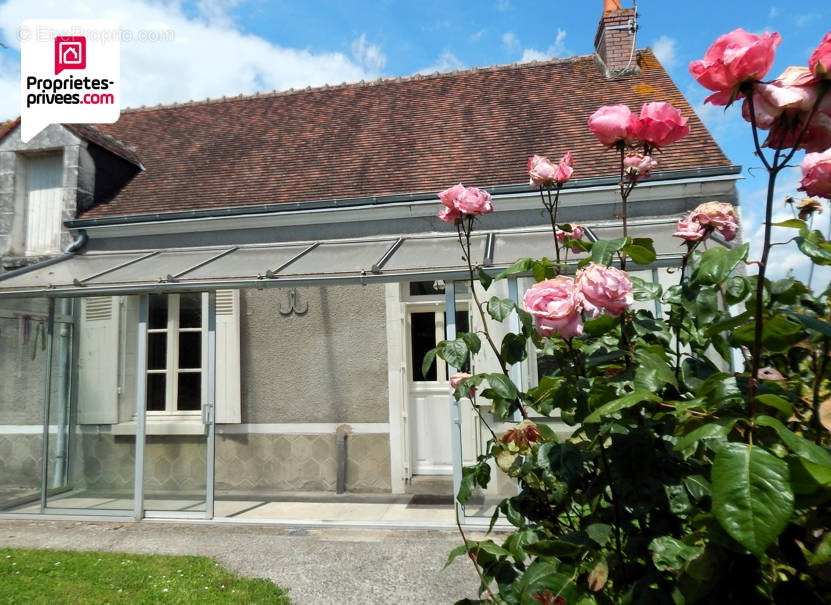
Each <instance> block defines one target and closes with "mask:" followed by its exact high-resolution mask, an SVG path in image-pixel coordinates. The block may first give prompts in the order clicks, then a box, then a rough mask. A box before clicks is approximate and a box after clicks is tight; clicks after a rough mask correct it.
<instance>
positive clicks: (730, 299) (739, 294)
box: [722, 275, 750, 305]
mask: <svg viewBox="0 0 831 605" xmlns="http://www.w3.org/2000/svg"><path fill="white" fill-rule="evenodd" d="M722 292H723V293H724V302H726V303H727V304H728V305H737V304H739V303H740V302H742V301H743V300H744V299H745V298H747V295H748V294H749V293H750V284H748V283H747V278H746V277H744V276H743V275H733V276H732V277H728V278H727V281H725V282H724V288H723V289H722Z"/></svg>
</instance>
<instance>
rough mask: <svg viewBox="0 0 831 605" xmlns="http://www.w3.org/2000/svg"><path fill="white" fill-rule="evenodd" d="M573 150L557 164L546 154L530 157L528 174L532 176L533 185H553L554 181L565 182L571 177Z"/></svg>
mask: <svg viewBox="0 0 831 605" xmlns="http://www.w3.org/2000/svg"><path fill="white" fill-rule="evenodd" d="M572 165H573V163H572V159H571V152H570V151H569V152H568V153H566V154H565V155H564V156H563V157H562V158H560V162H559V163H558V164H557V165H556V166H555V165H554V164H552V163H551V162H550V161H549V159H548V158H547V157H545V156H544V155H535V156H534V157H532V158H528V174H529V175H530V176H531V183H530V184H531V186H532V187H553V186H554V183H559V184H561V185H562V184H563V183H565V182H566V181H568V180H569V179H570V178H571V174H572V173H573V172H574V169H573V168H572Z"/></svg>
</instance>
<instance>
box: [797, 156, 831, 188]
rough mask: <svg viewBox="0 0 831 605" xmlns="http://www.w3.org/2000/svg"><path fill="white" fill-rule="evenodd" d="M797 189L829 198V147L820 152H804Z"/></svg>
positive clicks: (830, 180)
mask: <svg viewBox="0 0 831 605" xmlns="http://www.w3.org/2000/svg"><path fill="white" fill-rule="evenodd" d="M799 190H800V191H804V192H805V193H807V194H808V195H813V196H818V197H824V198H826V199H829V200H831V148H829V149H826V150H825V151H823V152H822V153H806V154H805V158H804V159H803V160H802V185H801V187H800V188H799Z"/></svg>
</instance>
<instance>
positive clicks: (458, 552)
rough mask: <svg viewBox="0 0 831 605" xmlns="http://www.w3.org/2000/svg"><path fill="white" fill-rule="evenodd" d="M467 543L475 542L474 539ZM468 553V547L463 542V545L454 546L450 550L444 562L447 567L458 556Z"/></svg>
mask: <svg viewBox="0 0 831 605" xmlns="http://www.w3.org/2000/svg"><path fill="white" fill-rule="evenodd" d="M467 543H468V544H471V543H473V540H468V541H467ZM466 553H467V549H466V548H465V545H464V544H462V545H461V546H457V547H456V548H454V549H453V550H451V551H450V554H449V555H448V556H447V562H446V563H445V564H444V566H445V567H447V566H448V565H450V564H451V563H452V562H453V561H454V560H455V559H456V557H458V556H459V555H463V554H466Z"/></svg>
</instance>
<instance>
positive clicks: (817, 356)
mask: <svg viewBox="0 0 831 605" xmlns="http://www.w3.org/2000/svg"><path fill="white" fill-rule="evenodd" d="M778 43H779V37H778V35H776V34H765V35H763V36H754V35H752V34H747V33H746V32H743V31H741V30H737V31H735V32H731V34H728V35H726V36H723V37H722V38H719V40H718V41H717V42H716V44H714V45H713V46H711V47H710V49H709V50H708V51H707V55H706V56H705V59H703V60H702V61H701V62H696V63H694V67H693V68H692V71H693V74H694V75H696V77H697V78H699V79H700V81H701V80H703V82H702V83H703V84H704V85H705V86H708V87H709V88H710V89H711V90H715V91H716V93H717V94H716V95H713V96H711V97H710V102H713V103H717V104H718V103H721V104H724V103H726V102H729V101H731V100H732V99H733V98H736V97H737V95H738V94H746V97H747V99H746V102H747V103H748V104H751V105H750V107H748V112H747V118H748V119H749V120H750V124H751V128H753V129H758V128H763V127H766V128H770V129H771V135H770V136H773V133H774V132H775V131H776V129H777V128H780V127H781V128H787V137H782V138H780V139H778V142H777V153H774V154H773V156H772V157H771V158H769V157H766V156H765V154H764V153H763V152H764V149H763V147H762V146H761V145H760V144H758V142H757V141H758V140H759V139H758V138H757V137H755V136H754V137H753V139H754V142H755V145H756V153H757V154H758V156H759V158H760V160H761V161H762V162H763V164H764V165H765V167H766V168H767V169H768V173H769V187H768V197H767V204H766V208H765V211H766V220H765V231H764V236H763V238H762V240H763V241H762V257H761V259H760V260H758V261H750V260H748V258H747V254H748V245H747V244H741V245H737V244H732V245H730V247H728V246H722V245H720V244H719V243H717V242H715V241H712V242H711V241H708V239H709V238H710V236H711V235H712V234H713V233H715V232H718V233H719V234H720V235H721V236H722V238H723V240H725V241H731V240H735V238H736V236H737V232H738V228H739V224H738V215H737V213H736V211H735V209H734V208H733V207H732V206H731V205H730V204H727V203H724V202H719V201H712V202H706V203H704V204H700V205H699V206H698V207H696V208H695V209H693V211H692V212H690V214H689V215H687V216H686V217H684V218H682V219H681V220H679V221H678V228H677V232H676V233H675V235H676V236H678V237H679V238H681V239H683V240H684V241H683V242H682V245H681V247H680V250H681V252H680V255H681V259H680V271H677V272H676V273H675V274H676V275H677V276H678V283H677V284H674V285H671V286H669V287H666V288H665V289H664V288H662V287H661V286H660V285H658V284H653V283H647V282H645V281H643V280H639V279H637V278H635V277H631V276H629V275H628V274H627V273H626V271H625V270H624V267H625V265H626V262H627V259H628V260H629V261H631V262H634V263H638V264H642V265H649V264H650V263H652V262H653V261H655V259H656V255H655V251H654V248H653V247H652V243H651V241H650V240H648V239H646V238H644V239H633V238H630V237H628V236H627V235H626V221H627V219H626V215H625V212H623V213H622V217H621V220H622V223H623V224H622V226H623V233H624V235H623V237H621V238H618V239H617V240H609V241H602V240H601V241H598V242H590V241H582V240H579V239H578V238H576V237H575V238H573V239H569V240H566V239H565V237H566V236H565V235H563V236H562V237H560V236H559V234H560V233H565V232H570V233H571V234H572V235H574V234H576V230H577V229H576V226H572V225H562V226H560V225H558V224H557V221H556V213H557V203H558V200H559V193H560V189H561V188H562V184H563V183H558V181H556V180H554V179H553V177H552V175H551V174H547V175H543V174H542V171H539V172H538V174H537V177H542V176H544V177H545V178H537V180H536V181H535V180H534V179H535V176H534V175H533V174H531V172H532V171H533V170H534V169H535V166H537V167H539V166H541V162H540V161H538V162H537V164H536V165H535V164H534V163H533V162H532V163H529V166H528V168H529V175H530V176H531V178H532V186H538V187H540V193H541V198H542V203H543V205H544V207H545V209H546V210H547V211H548V213H549V215H550V217H551V223H552V229H553V231H552V235H553V239H554V242H555V248H556V249H557V250H559V248H558V246H559V244H557V243H556V242H557V240H558V238H560V243H563V244H565V245H568V242H574V241H576V242H577V245H578V249H579V250H580V251H581V252H583V253H585V254H583V255H582V257H581V258H580V259H579V261H578V262H576V263H574V262H572V263H568V262H560V259H559V257H558V259H557V262H552V261H550V260H548V259H547V258H542V259H532V258H525V259H519V260H517V262H516V263H514V264H513V265H512V266H510V267H508V268H507V269H505V270H503V271H502V272H501V273H498V274H496V275H493V274H491V273H489V269H487V268H485V267H475V266H474V265H473V264H472V263H471V261H470V260H469V259H470V258H471V254H470V251H471V243H470V242H471V239H470V236H471V232H472V230H473V227H474V222H475V221H474V219H475V218H477V217H478V216H479V215H465V218H463V219H460V220H457V221H456V222H455V223H454V224H455V226H456V228H457V232H458V235H459V241H460V243H461V245H462V247H463V248H464V250H465V258H467V259H468V269H469V279H470V283H469V288H468V291H469V292H470V293H471V296H472V297H473V305H472V306H473V307H475V309H476V311H475V312H477V313H479V314H480V317H481V319H482V321H481V325H482V326H483V329H482V331H480V332H477V333H472V332H471V333H462V334H459V335H457V338H456V340H455V341H443V342H441V343H439V344H438V346H437V347H436V349H435V350H434V351H432V352H431V353H429V354H428V355H427V357H426V359H425V369H426V368H428V367H429V365H430V363H432V361H433V359H434V358H435V356H438V357H440V358H442V359H444V360H445V361H446V362H447V363H448V364H449V365H450V366H452V367H463V366H465V364H467V363H471V361H472V365H471V371H470V373H469V374H456V375H454V378H453V383H452V384H453V387H454V389H455V390H454V396H455V398H456V399H457V400H459V399H462V398H465V397H470V398H471V399H472V400H473V401H471V403H472V404H473V405H474V409H475V410H476V411H477V413H478V412H479V411H480V410H481V409H482V406H481V403H480V402H477V401H476V399H477V398H485V399H486V400H488V401H489V402H490V404H491V405H490V415H489V416H487V417H486V415H484V414H483V415H482V416H480V417H481V420H482V422H484V423H485V424H486V428H487V429H489V431H490V433H491V436H492V439H490V440H489V442H488V444H487V447H486V448H485V451H483V452H481V455H480V456H479V457H478V459H477V461H476V463H475V464H473V465H472V466H468V467H465V468H464V469H463V471H462V478H461V484H460V488H459V491H458V493H457V500H458V502H459V504H460V505H462V506H464V505H465V504H466V503H467V502H468V501H469V499H470V497H471V495H472V494H473V493H474V491H475V490H476V489H477V488H484V487H487V486H488V483H489V481H490V478H491V474H492V472H502V473H505V474H506V475H507V477H508V478H510V479H511V480H513V481H516V483H517V489H516V491H515V493H511V494H510V495H508V496H507V497H505V498H504V499H503V500H502V501H501V502H500V503H499V504H498V505H497V506H496V508H495V511H494V513H493V517H492V523H496V522H497V521H500V520H501V521H502V522H503V523H507V524H509V525H510V527H511V532H510V533H509V534H508V535H507V536H505V537H504V539H503V540H501V544H497V543H496V542H494V541H493V540H492V539H483V540H469V539H467V538H466V536H464V531H463V528H462V526H461V524H460V525H459V529H460V531H461V532H462V542H463V543H462V544H461V545H460V546H459V547H458V548H456V549H454V551H453V552H452V553H451V554H450V557H449V560H453V558H455V557H456V556H459V555H466V556H467V557H468V558H469V559H470V561H471V563H472V564H473V565H474V567H475V569H476V571H477V573H478V575H479V578H480V580H481V585H480V587H479V588H480V590H479V598H478V599H477V600H472V599H467V600H464V601H461V602H460V603H462V604H470V603H502V604H507V605H531V604H534V603H548V604H552V603H557V604H560V605H565V604H570V603H579V604H582V605H590V604H610V603H633V604H636V603H644V604H645V603H704V604H713V605H715V604H720V603H742V604H744V603H749V604H755V603H799V604H800V605H801V604H813V603H826V602H831V449H830V448H829V445H831V355H830V354H829V352H831V287H829V288H828V289H826V290H824V291H822V292H819V293H814V292H813V291H812V290H811V288H810V287H809V286H806V285H804V284H802V283H800V282H798V281H797V280H795V279H792V278H785V279H781V280H777V281H773V282H772V281H771V280H769V279H767V277H766V269H767V267H768V265H769V264H770V260H769V257H768V253H769V251H770V248H771V245H772V242H771V227H772V221H771V208H772V206H773V203H774V192H776V191H777V189H776V187H775V183H776V177H777V175H778V174H779V172H780V171H781V170H782V169H783V167H785V166H787V165H788V162H790V161H791V160H792V158H793V157H794V153H795V152H796V150H797V149H798V148H799V147H801V146H802V145H803V141H804V140H805V137H806V136H807V134H808V133H810V131H811V128H812V124H813V121H812V119H808V117H807V116H810V115H811V112H813V113H814V115H817V113H818V111H819V109H820V108H822V107H823V103H825V100H824V95H825V92H826V88H825V86H826V85H825V84H824V83H823V82H824V80H823V79H822V78H823V77H824V76H825V74H827V64H826V61H827V52H828V45H829V37H828V36H826V38H825V39H824V40H823V42H822V43H821V45H820V47H819V48H818V49H817V51H816V52H815V53H814V55H812V63H810V64H809V67H810V69H811V74H812V75H811V77H810V82H807V83H805V82H803V83H800V84H795V83H794V82H795V80H794V82H789V83H787V84H785V83H784V80H783V81H782V82H780V83H779V84H773V86H774V87H775V88H782V87H783V86H784V87H786V86H791V85H794V86H808V87H813V89H811V90H807V91H802V92H805V93H806V94H805V95H802V92H800V93H799V95H802V96H801V97H800V99H801V100H800V101H798V102H797V101H796V100H794V101H793V102H791V101H788V102H783V101H782V99H783V98H784V97H781V98H780V97H779V95H780V94H784V93H783V91H782V90H768V89H767V88H766V84H765V83H761V82H760V81H759V78H761V77H763V75H764V74H765V73H766V72H767V70H768V69H769V67H770V63H771V62H772V60H773V56H772V55H773V50H774V47H775V46H776V45H777V44H778ZM814 59H815V60H814ZM794 73H795V72H794ZM800 73H802V76H799V78H802V77H803V76H804V75H805V72H804V71H803V72H800ZM791 75H793V73H792V74H791ZM767 84H770V83H767ZM739 89H741V90H739ZM742 91H744V92H743V93H742ZM784 92H785V93H787V92H788V91H784ZM807 99H813V101H812V102H813V105H812V106H811V107H807V108H806V106H805V103H806V102H807V101H806V100H807ZM757 109H758V111H756V110H757ZM780 110H781V111H780ZM651 111H652V110H651V109H650V110H649V111H647V114H648V115H649V114H651ZM789 112H790V115H791V116H796V117H795V119H789V120H784V119H782V116H783V115H786V114H788V113H789ZM801 113H804V114H805V116H806V117H805V118H804V119H802V118H799V117H798V116H799V115H801ZM642 114H643V112H642ZM639 119H640V118H638V117H634V116H633V115H632V114H631V112H630V111H629V109H628V108H627V107H626V106H623V105H616V106H609V107H604V108H601V110H598V112H596V113H595V114H594V115H593V116H592V117H591V118H590V119H589V128H590V129H591V130H592V132H594V133H595V135H597V137H598V140H599V141H600V142H601V144H603V145H605V146H607V147H614V148H616V149H617V150H619V152H620V159H619V168H620V172H619V174H620V183H621V184H620V195H621V202H622V204H623V207H624V208H625V200H626V196H627V195H628V194H629V192H631V191H632V188H633V187H635V186H637V179H635V178H629V179H628V180H627V177H628V176H629V175H628V174H627V172H626V171H627V170H630V169H633V168H636V163H635V162H634V160H629V161H628V162H627V160H626V158H627V157H636V156H637V155H638V154H641V155H643V156H647V155H648V154H649V151H650V147H654V146H658V147H660V144H668V143H667V141H671V140H672V139H673V137H674V136H675V134H672V132H673V131H672V129H670V130H669V131H666V132H668V133H669V134H668V135H667V136H664V135H662V134H661V132H664V131H662V130H661V131H659V130H655V129H654V127H655V124H652V123H650V124H649V132H648V133H647V134H644V132H645V131H643V130H642V131H640V135H639V134H638V128H639V122H638V120H639ZM800 119H802V121H801V122H800ZM673 120H674V118H673ZM671 121H672V120H671ZM674 123H675V124H676V126H677V127H678V125H679V124H680V121H678V120H674ZM644 128H646V127H644ZM674 132H675V133H676V134H677V132H678V131H677V130H675V131H674ZM656 133H657V134H656ZM639 136H640V137H646V138H644V139H641V138H639ZM786 145H789V146H786ZM825 149H827V151H824V150H819V151H818V152H814V153H808V154H807V155H806V156H805V159H804V160H803V163H802V172H803V179H802V189H803V190H805V191H806V192H807V193H809V194H811V195H815V196H820V197H824V198H826V199H831V170H829V166H831V149H828V148H827V147H826V148H825ZM783 150H784V152H783ZM535 157H537V156H535ZM532 159H533V158H532ZM639 161H643V160H639ZM549 164H550V163H549ZM551 168H553V165H551ZM546 169H548V168H547V167H546ZM646 172H648V170H647V171H646ZM552 174H553V173H552ZM571 177H572V174H571V173H569V175H568V178H571ZM549 183H550V185H549ZM546 187H548V188H549V189H548V194H547V195H543V194H544V191H543V189H544V188H546ZM451 189H453V188H451ZM552 190H553V191H552ZM443 193H445V192H443ZM552 193H553V195H552ZM455 195H460V193H459V192H458V190H457V191H456V193H454V194H453V196H455ZM453 196H450V197H453ZM454 199H455V198H454ZM442 202H443V203H444V198H442ZM819 204H820V202H819V201H818V199H815V198H806V199H805V200H802V201H801V202H800V204H799V206H798V208H799V210H800V213H804V214H803V216H806V217H807V216H808V215H809V214H810V213H811V212H816V211H819V209H820V208H819ZM450 207H451V206H448V205H447V204H445V208H450ZM452 208H453V209H456V206H455V205H452ZM456 211H457V212H459V213H461V210H456ZM443 212H444V210H443ZM477 220H478V219H477ZM778 226H779V227H781V228H785V229H792V230H794V231H795V232H796V233H797V235H796V236H794V237H793V238H791V239H792V240H793V242H795V243H796V245H797V247H798V249H799V250H800V251H801V252H802V253H803V254H805V255H807V256H808V258H809V260H810V261H811V262H814V263H817V264H826V265H831V243H829V242H827V241H825V239H824V238H823V237H822V235H821V234H820V233H819V232H818V231H814V230H811V229H810V227H809V225H808V224H806V223H805V222H804V221H803V220H801V219H797V218H794V219H792V220H789V221H785V222H783V223H779V224H778ZM705 248H706V249H705ZM613 264H616V265H618V267H619V268H618V267H612V265H613ZM748 268H753V269H755V270H757V274H756V275H748V272H749V271H748ZM572 274H574V275H575V277H572V276H571V275H572ZM529 275H530V276H532V277H533V279H534V281H535V282H536V283H535V284H534V285H533V286H531V287H530V288H529V289H528V290H527V291H526V292H525V294H524V296H523V300H522V304H521V305H519V304H517V301H513V300H511V299H500V298H498V297H496V296H494V297H492V298H491V299H490V300H488V301H480V299H479V294H478V293H477V291H478V290H479V291H480V288H479V287H478V286H481V289H484V290H487V289H488V288H489V287H490V286H491V284H492V283H493V282H494V281H496V280H501V279H516V278H517V277H520V276H529ZM477 280H478V282H479V284H478V285H477V284H475V282H476V281H477ZM475 286H476V287H475ZM635 301H640V302H641V303H648V304H646V305H643V306H642V308H636V306H635V304H634V303H635ZM658 309H661V311H660V313H659V312H658ZM486 313H487V316H489V317H487V316H486ZM512 314H515V319H516V322H515V323H516V324H518V325H519V329H518V330H517V331H516V332H509V333H507V334H505V335H504V336H503V340H502V341H501V342H500V343H498V342H496V341H495V340H494V338H493V336H492V334H491V330H490V328H489V325H490V326H492V325H493V323H494V322H499V321H503V320H505V319H506V318H507V317H508V316H509V315H512ZM482 339H484V341H485V342H484V343H483V340H482ZM483 346H488V347H490V348H491V349H492V351H493V354H494V357H495V358H496V359H497V360H498V363H499V367H500V370H501V372H495V373H494V372H491V373H485V372H476V357H475V355H476V354H477V353H479V351H480V348H481V347H483ZM529 347H533V348H534V349H535V350H536V356H537V358H538V359H540V360H543V361H544V362H545V363H544V364H541V365H540V366H539V367H540V368H543V367H544V368H548V370H546V371H541V375H540V377H539V380H538V382H537V383H536V384H533V385H531V386H530V387H529V388H528V389H527V390H522V388H521V386H520V385H517V384H515V383H514V382H513V380H512V379H511V376H512V375H513V373H512V372H511V371H510V370H511V366H513V365H514V364H517V363H521V362H522V361H524V360H525V359H526V356H527V351H528V348H529ZM471 358H472V360H471ZM741 360H743V362H742V361H741ZM480 386H481V387H482V388H480V389H479V390H477V391H475V392H474V391H473V390H472V389H475V388H477V387H480ZM532 412H533V413H535V414H536V416H535V417H534V419H533V420H531V418H530V415H531V413H532ZM516 415H520V416H522V418H523V419H522V420H521V421H520V422H518V423H516V421H515V420H514V418H515V417H516ZM552 416H554V417H557V418H559V419H560V420H561V421H562V422H563V423H565V424H566V425H568V427H570V429H571V431H572V432H571V434H570V436H569V437H567V438H565V439H561V438H559V437H558V436H557V434H556V433H555V432H554V430H552V427H551V426H550V419H549V417H552ZM497 422H499V423H507V424H508V426H509V427H510V428H507V430H506V429H504V428H503V429H502V430H501V431H499V432H501V435H500V434H498V432H497V430H496V429H495V428H494V427H492V426H491V425H490V423H497ZM457 510H458V509H457Z"/></svg>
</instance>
